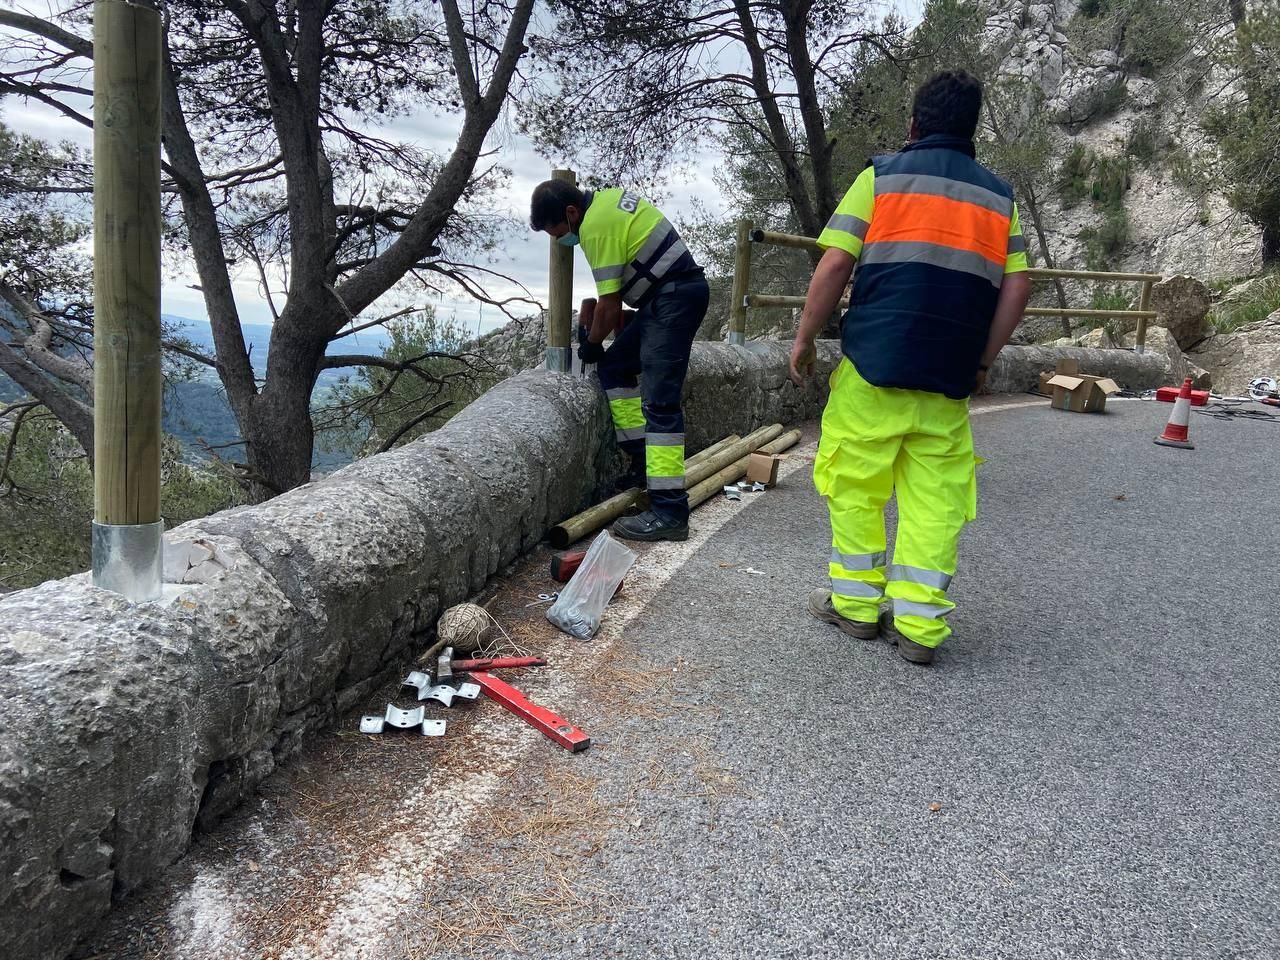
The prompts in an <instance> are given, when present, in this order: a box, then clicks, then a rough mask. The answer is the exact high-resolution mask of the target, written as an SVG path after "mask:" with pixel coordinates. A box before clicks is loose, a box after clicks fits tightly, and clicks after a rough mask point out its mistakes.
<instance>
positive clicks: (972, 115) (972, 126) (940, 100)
mask: <svg viewBox="0 0 1280 960" xmlns="http://www.w3.org/2000/svg"><path fill="white" fill-rule="evenodd" d="M981 110H982V81H981V80H979V79H978V78H977V77H975V76H972V75H970V74H968V73H965V72H964V71H963V70H943V71H942V72H941V73H935V74H934V75H933V76H932V77H930V78H929V79H928V80H926V81H925V82H924V83H922V84H920V89H918V90H917V91H916V97H915V100H913V101H912V103H911V116H912V117H913V118H915V121H916V133H917V134H919V135H920V136H921V137H927V136H929V135H931V134H935V133H945V134H948V135H950V136H953V137H964V138H965V139H966V140H972V139H973V135H974V133H976V132H977V130H978V114H979V112H981Z"/></svg>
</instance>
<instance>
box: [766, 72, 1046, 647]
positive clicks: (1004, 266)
mask: <svg viewBox="0 0 1280 960" xmlns="http://www.w3.org/2000/svg"><path fill="white" fill-rule="evenodd" d="M981 106H982V85H981V84H980V83H979V81H978V80H976V79H974V78H973V77H971V76H969V75H968V74H967V73H964V72H963V71H954V72H952V71H948V72H944V73H939V74H936V75H935V76H933V77H931V78H930V79H929V80H927V81H926V82H925V83H924V84H923V85H922V86H921V87H920V89H919V90H917V91H916V95H915V100H914V103H913V106H912V116H911V127H910V142H909V143H908V144H907V146H905V147H904V148H903V149H902V150H901V151H900V152H898V153H895V154H892V155H889V156H882V157H876V158H875V159H873V160H872V161H871V163H870V164H869V165H868V166H867V168H866V169H865V170H863V171H862V173H861V174H860V175H859V176H858V178H857V179H856V180H855V181H854V183H853V186H852V187H851V188H850V189H849V192H848V193H847V194H846V195H845V197H844V199H843V200H842V201H841V203H840V205H839V207H837V209H836V212H835V214H834V215H833V216H832V217H831V220H830V221H829V222H828V223H827V226H826V229H824V230H823V231H822V235H821V236H820V237H819V238H818V244H819V245H820V246H822V247H823V248H825V251H826V252H825V253H824V254H823V255H822V259H821V260H820V261H819V263H818V267H817V269H816V270H815V271H814V274H813V279H812V281H810V284H809V292H808V296H807V298H806V300H805V307H804V313H803V315H802V317H801V320H800V329H799V331H798V332H797V336H796V341H795V345H794V347H793V348H792V352H791V377H792V379H793V380H794V381H795V382H796V383H801V382H803V379H804V377H805V376H806V375H808V374H810V373H812V370H813V364H814V359H815V352H814V346H813V341H814V337H815V336H816V335H817V333H818V331H819V330H820V329H821V328H822V325H823V323H824V322H825V320H826V318H827V317H829V316H830V315H831V312H832V311H833V310H834V309H835V307H836V304H837V303H838V301H839V299H840V295H841V294H842V293H843V292H844V289H845V287H846V286H847V285H848V283H849V278H850V275H851V274H853V292H852V296H851V302H850V305H849V311H848V313H847V314H846V315H845V317H844V322H843V324H842V327H841V348H842V351H843V353H844V357H843V359H841V361H840V365H839V367H838V368H837V369H836V370H835V372H834V373H833V374H832V375H831V397H830V399H829V400H828V401H827V408H826V411H825V412H824V414H823V417H822V439H821V441H820V443H819V445H818V456H817V460H816V462H815V464H814V470H813V477H814V483H815V484H816V486H817V488H818V492H819V493H820V494H822V495H823V496H824V497H825V498H826V500H827V506H828V509H829V511H830V515H831V539H832V550H831V562H830V574H831V589H830V590H817V591H814V593H813V594H811V595H810V597H809V611H810V613H812V614H813V615H814V616H815V617H817V618H818V619H820V620H823V621H825V622H827V623H832V624H835V625H836V626H837V627H839V628H840V629H841V630H843V631H844V632H845V633H847V634H849V635H850V636H853V637H857V638H859V639H864V640H873V639H875V638H876V637H877V636H880V635H883V636H884V637H885V638H886V639H888V640H892V641H895V642H896V643H897V645H898V652H899V654H900V655H901V656H902V657H903V658H905V659H907V660H909V661H911V662H913V663H920V664H928V663H931V662H932V661H933V655H934V650H935V649H937V647H938V645H939V644H941V643H942V642H943V641H944V640H946V639H947V637H948V636H949V635H950V633H951V631H950V628H949V627H948V626H947V623H946V620H945V617H946V616H947V614H948V613H950V612H951V610H952V609H953V608H954V606H955V604H953V603H952V602H951V600H949V599H948V597H947V587H948V586H949V585H950V583H951V578H952V577H953V576H954V574H955V572H956V543H957V541H958V540H959V537H960V531H961V529H962V528H963V527H964V525H965V523H966V522H967V521H969V520H972V519H973V518H974V517H975V516H976V511H977V482H976V477H975V474H974V467H975V457H974V451H973V436H972V434H971V433H970V430H969V395H970V394H971V393H973V392H974V391H975V390H976V389H978V388H980V387H981V386H982V385H983V383H984V382H985V379H986V373H987V369H988V368H989V367H990V366H991V364H992V363H993V362H994V361H995V358H996V355H997V354H998V353H999V352H1000V350H1001V348H1002V347H1003V346H1004V345H1005V343H1007V342H1008V340H1009V336H1010V335H1011V334H1012V333H1013V330H1014V328H1015V327H1016V326H1017V325H1018V323H1019V322H1020V321H1021V319H1022V314H1023V310H1024V309H1025V308H1026V305H1027V299H1028V297H1029V296H1030V291H1031V282H1030V279H1029V278H1028V277H1027V275H1026V273H1025V272H1024V271H1025V270H1026V269H1027V255H1026V246H1025V243H1024V241H1023V238H1022V230H1021V227H1020V226H1019V223H1018V208H1017V206H1016V205H1015V204H1014V202H1013V190H1012V189H1011V188H1010V186H1009V185H1008V184H1007V183H1005V182H1004V181H1003V180H1001V179H1000V178H999V177H997V176H995V175H994V174H993V173H991V171H989V170H987V169H986V168H985V167H983V166H982V165H981V164H979V163H978V162H977V161H976V160H975V159H974V145H973V136H974V133H975V131H976V130H977V125H978V113H979V110H980V109H981ZM855 263H856V264H857V267H858V269H857V273H856V274H855V273H853V268H854V265H855ZM895 492H896V494H897V500H898V536H897V542H896V543H895V544H894V548H893V563H892V565H890V566H886V556H885V550H886V543H885V526H884V507H885V504H886V503H887V502H888V500H889V497H890V496H891V495H892V494H894V493H895ZM886 596H887V597H888V598H889V600H890V601H892V609H891V611H886V612H885V613H884V614H883V615H882V614H881V611H880V606H881V603H882V601H883V600H884V598H885V597H886Z"/></svg>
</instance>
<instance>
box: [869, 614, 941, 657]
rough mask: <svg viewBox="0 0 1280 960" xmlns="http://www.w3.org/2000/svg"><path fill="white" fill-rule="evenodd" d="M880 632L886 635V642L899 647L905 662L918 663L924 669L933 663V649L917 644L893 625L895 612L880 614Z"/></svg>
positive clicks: (900, 654) (899, 653)
mask: <svg viewBox="0 0 1280 960" xmlns="http://www.w3.org/2000/svg"><path fill="white" fill-rule="evenodd" d="M880 632H881V633H883V634H884V638H885V639H886V640H889V641H892V642H893V643H896V644H897V645H898V656H900V657H901V658H902V659H903V660H907V661H909V662H910V663H918V664H920V665H921V666H923V667H927V666H928V665H929V664H931V663H933V647H926V646H925V645H924V644H923V643H916V642H915V641H914V640H909V639H907V638H906V637H904V636H903V635H902V631H900V630H899V629H898V628H897V627H895V626H894V625H893V611H891V610H886V611H885V612H884V613H882V614H880Z"/></svg>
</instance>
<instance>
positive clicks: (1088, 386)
mask: <svg viewBox="0 0 1280 960" xmlns="http://www.w3.org/2000/svg"><path fill="white" fill-rule="evenodd" d="M1049 386H1051V387H1053V404H1052V405H1053V408H1054V409H1055V410H1070V411H1071V412H1072V413H1101V412H1102V411H1104V410H1105V409H1106V408H1107V397H1109V396H1111V394H1113V393H1118V392H1119V391H1120V385H1119V384H1118V383H1116V382H1115V381H1114V380H1112V379H1110V378H1109V377H1091V376H1089V375H1088V374H1080V375H1078V376H1074V377H1072V376H1068V375H1067V374H1065V373H1058V374H1055V375H1054V376H1053V377H1051V378H1050V380H1049Z"/></svg>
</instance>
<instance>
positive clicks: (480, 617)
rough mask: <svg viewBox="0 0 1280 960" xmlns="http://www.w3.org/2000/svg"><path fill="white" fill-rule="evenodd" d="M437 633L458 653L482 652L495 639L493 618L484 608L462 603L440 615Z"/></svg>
mask: <svg viewBox="0 0 1280 960" xmlns="http://www.w3.org/2000/svg"><path fill="white" fill-rule="evenodd" d="M436 633H437V634H438V635H439V637H440V639H441V640H443V641H444V642H445V645H446V646H450V647H453V649H454V650H455V651H456V652H460V653H467V652H471V651H474V650H480V649H482V648H483V647H484V646H485V644H487V643H488V642H489V641H490V640H491V639H492V638H493V618H492V617H491V616H489V611H487V610H486V609H485V608H484V607H481V606H478V605H477V604H474V603H460V604H458V605H457V606H456V607H450V608H449V609H448V610H446V611H445V612H444V613H443V614H441V615H440V620H439V622H438V623H437V624H436Z"/></svg>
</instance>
